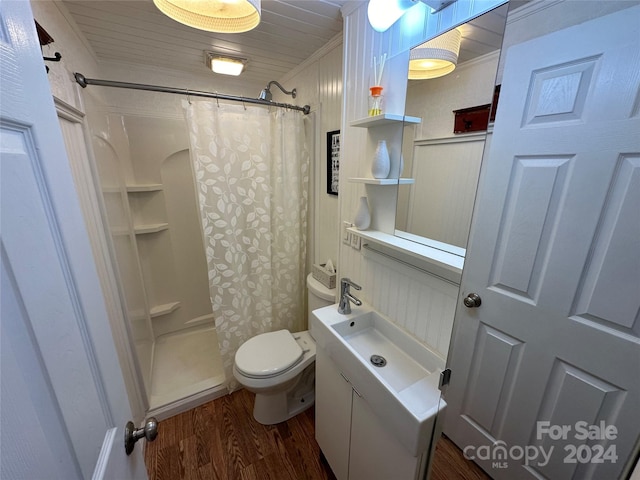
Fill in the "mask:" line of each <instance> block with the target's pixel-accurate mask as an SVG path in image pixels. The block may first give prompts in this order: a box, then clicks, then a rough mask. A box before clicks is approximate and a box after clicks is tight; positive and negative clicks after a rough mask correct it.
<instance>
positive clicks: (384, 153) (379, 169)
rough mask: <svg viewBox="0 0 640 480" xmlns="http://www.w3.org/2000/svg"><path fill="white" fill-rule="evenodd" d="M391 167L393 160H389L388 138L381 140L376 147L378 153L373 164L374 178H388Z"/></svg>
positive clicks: (372, 172)
mask: <svg viewBox="0 0 640 480" xmlns="http://www.w3.org/2000/svg"><path fill="white" fill-rule="evenodd" d="M390 168H391V161H390V160H389V150H388V149H387V142H386V140H380V141H379V142H378V146H377V147H376V153H375V155H374V156H373V163H372V164H371V174H372V175H373V178H387V176H388V175H389V169H390Z"/></svg>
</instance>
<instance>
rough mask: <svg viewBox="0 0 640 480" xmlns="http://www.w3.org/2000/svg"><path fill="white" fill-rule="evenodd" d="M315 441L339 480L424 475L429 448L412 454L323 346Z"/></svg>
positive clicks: (318, 366)
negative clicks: (387, 428) (421, 452)
mask: <svg viewBox="0 0 640 480" xmlns="http://www.w3.org/2000/svg"><path fill="white" fill-rule="evenodd" d="M316 440H317V441H318V444H319V445H320V448H321V449H322V452H323V454H324V455H325V457H326V459H327V461H328V462H329V465H330V466H331V469H332V470H333V473H334V474H335V475H336V477H337V478H338V480H363V479H366V480H389V479H391V478H392V479H394V480H405V479H406V480H416V479H422V478H424V471H425V466H426V460H427V458H428V452H424V453H423V454H421V455H418V456H413V455H411V454H410V453H409V451H408V450H406V448H405V447H404V446H402V445H401V444H400V442H399V441H398V440H397V439H396V438H395V437H394V436H393V434H392V433H391V432H389V431H388V430H386V429H385V427H384V426H383V425H382V423H381V422H380V420H379V419H378V416H377V415H376V413H375V412H374V411H373V410H372V409H371V407H370V405H369V404H368V403H367V399H366V398H364V397H363V396H361V395H360V393H359V392H358V390H357V388H355V387H354V386H353V385H352V383H351V382H350V380H349V378H348V377H347V376H346V375H345V374H344V373H343V372H341V371H340V369H339V368H338V366H337V365H336V363H335V362H334V361H333V360H332V359H331V357H330V356H329V354H328V353H327V352H326V351H325V350H324V349H322V348H318V349H317V350H316Z"/></svg>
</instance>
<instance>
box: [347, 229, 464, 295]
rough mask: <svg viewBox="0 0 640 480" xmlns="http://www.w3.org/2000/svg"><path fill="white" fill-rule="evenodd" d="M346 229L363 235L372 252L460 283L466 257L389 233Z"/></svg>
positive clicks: (365, 244)
mask: <svg viewBox="0 0 640 480" xmlns="http://www.w3.org/2000/svg"><path fill="white" fill-rule="evenodd" d="M347 230H348V231H350V232H351V233H353V234H355V235H358V236H360V237H361V239H362V244H363V246H365V247H366V246H367V244H371V247H372V248H370V249H371V250H373V251H374V252H376V253H379V254H382V255H385V256H388V257H392V258H394V259H396V260H399V261H401V262H403V263H407V264H409V265H410V266H412V267H415V268H417V269H419V270H424V271H425V272H428V273H431V274H433V275H437V276H438V277H441V278H443V279H445V280H448V281H450V282H453V283H455V284H457V285H459V284H460V279H461V278H462V267H463V266H464V257H461V256H459V255H454V254H452V253H450V252H446V251H444V250H439V249H437V248H433V247H429V246H427V245H423V244H420V243H416V242H412V241H410V240H407V239H404V238H401V237H397V236H395V235H391V234H389V233H384V232H378V231H376V230H358V229H357V228H353V227H351V228H348V229H347Z"/></svg>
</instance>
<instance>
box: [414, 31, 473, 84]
mask: <svg viewBox="0 0 640 480" xmlns="http://www.w3.org/2000/svg"><path fill="white" fill-rule="evenodd" d="M461 37H462V34H461V33H460V30H458V29H457V28H454V29H453V30H449V31H448V32H445V33H443V34H442V35H440V36H438V37H436V38H434V39H433V40H429V41H428V42H425V43H423V44H422V45H419V46H417V47H415V48H413V49H412V50H411V54H410V57H409V80H424V79H429V78H438V77H442V76H443V75H446V74H448V73H451V72H453V70H455V68H456V64H457V63H458V54H459V53H460V39H461Z"/></svg>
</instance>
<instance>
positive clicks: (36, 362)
mask: <svg viewBox="0 0 640 480" xmlns="http://www.w3.org/2000/svg"><path fill="white" fill-rule="evenodd" d="M0 53H1V55H0V81H1V88H2V90H1V95H2V97H1V102H0V196H1V203H0V206H1V209H2V212H1V213H2V217H1V229H0V239H1V248H0V254H1V259H2V265H1V269H0V271H1V274H2V275H1V277H2V305H1V308H2V315H1V322H0V326H1V333H0V338H1V341H2V346H1V349H0V355H1V359H0V368H1V376H0V384H1V401H2V408H1V409H0V417H1V418H0V421H1V424H0V435H1V441H2V449H1V450H0V477H1V478H16V479H17V478H24V479H45V478H46V479H54V478H55V479H58V478H59V479H65V480H70V479H80V478H94V479H142V478H146V471H145V467H144V462H143V459H142V455H141V446H140V445H139V446H137V447H136V450H135V451H134V454H133V455H131V456H130V457H127V456H126V454H125V451H124V426H125V423H126V421H127V420H128V419H129V417H130V415H131V411H130V407H129V403H128V399H127V394H126V391H125V387H124V382H123V379H122V373H121V370H120V366H119V364H118V359H117V356H116V351H115V347H114V344H113V337H112V335H111V330H110V327H109V322H108V317H107V314H106V310H105V304H104V299H103V297H102V291H101V288H100V283H99V280H98V276H97V274H96V269H95V264H94V261H93V255H92V252H91V247H90V244H89V240H88V237H87V232H86V229H85V225H84V222H83V218H82V214H81V211H80V207H79V203H78V199H77V195H76V191H75V188H74V184H73V180H72V176H71V171H70V168H69V163H68V160H67V156H66V151H65V146H64V143H63V139H62V136H61V133H60V127H59V124H58V119H57V116H56V111H55V109H54V105H53V98H52V96H51V92H50V90H49V86H48V83H47V77H46V73H45V69H44V64H43V61H42V58H41V56H42V53H41V51H40V48H39V45H38V39H37V36H36V30H35V24H34V20H33V15H32V13H31V9H30V6H29V2H28V1H25V0H22V1H17V0H11V1H8V0H2V1H0ZM63 54H65V55H67V54H69V55H72V54H73V52H64V53H63Z"/></svg>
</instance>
